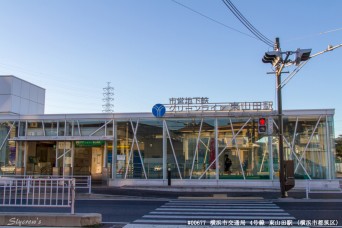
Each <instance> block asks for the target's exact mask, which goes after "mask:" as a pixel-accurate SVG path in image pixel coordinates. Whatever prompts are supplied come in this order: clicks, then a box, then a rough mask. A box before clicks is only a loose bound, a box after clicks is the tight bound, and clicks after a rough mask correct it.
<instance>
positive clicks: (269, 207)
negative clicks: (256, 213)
mask: <svg viewBox="0 0 342 228" xmlns="http://www.w3.org/2000/svg"><path fill="white" fill-rule="evenodd" d="M161 207H162V208H218V209H220V208H227V206H206V205H201V206H185V205H180V206H176V205H175V206H168V205H163V206H161ZM229 208H246V206H229ZM248 208H257V209H271V208H278V207H277V206H248Z"/></svg>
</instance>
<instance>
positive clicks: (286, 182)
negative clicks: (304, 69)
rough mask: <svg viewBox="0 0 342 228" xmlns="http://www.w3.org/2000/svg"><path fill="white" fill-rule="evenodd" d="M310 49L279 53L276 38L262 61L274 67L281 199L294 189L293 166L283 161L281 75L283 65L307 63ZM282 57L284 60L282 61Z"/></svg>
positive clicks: (277, 39) (278, 43)
mask: <svg viewBox="0 0 342 228" xmlns="http://www.w3.org/2000/svg"><path fill="white" fill-rule="evenodd" d="M310 53H311V49H297V50H296V51H287V52H281V49H280V42H279V38H276V40H275V43H274V50H273V51H271V52H266V53H265V55H264V57H263V59H262V61H263V62H264V63H271V64H272V65H273V66H274V67H275V72H274V73H275V75H276V80H277V103H278V120H279V123H278V125H279V129H278V152H279V166H280V167H279V181H280V191H281V197H282V198H285V197H286V196H287V193H286V191H288V190H290V189H291V188H293V187H294V173H293V165H292V166H291V165H290V164H293V161H292V163H291V162H290V161H287V162H286V163H285V161H284V138H283V137H284V127H283V105H282V96H281V88H282V86H281V73H283V69H284V67H285V64H288V63H291V64H299V63H300V62H301V61H307V60H308V59H309V58H310ZM292 54H296V59H295V61H291V60H289V56H290V55H292ZM283 55H285V58H284V59H283ZM285 172H286V173H285Z"/></svg>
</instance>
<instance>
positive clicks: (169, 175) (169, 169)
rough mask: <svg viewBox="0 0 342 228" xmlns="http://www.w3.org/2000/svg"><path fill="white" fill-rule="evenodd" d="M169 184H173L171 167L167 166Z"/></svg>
mask: <svg viewBox="0 0 342 228" xmlns="http://www.w3.org/2000/svg"><path fill="white" fill-rule="evenodd" d="M167 185H168V186H171V168H167Z"/></svg>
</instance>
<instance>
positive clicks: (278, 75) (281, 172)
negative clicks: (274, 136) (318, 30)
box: [274, 37, 286, 198]
mask: <svg viewBox="0 0 342 228" xmlns="http://www.w3.org/2000/svg"><path fill="white" fill-rule="evenodd" d="M274 51H278V52H280V51H281V50H280V42H279V38H278V37H277V38H276V40H275V44H274ZM283 65H284V64H282V66H280V65H279V64H277V65H276V70H275V73H276V78H277V79H276V80H277V103H278V120H279V124H278V125H279V129H278V138H279V139H278V140H279V143H278V151H279V166H280V167H279V181H280V191H281V197H282V198H285V197H286V192H285V173H284V141H283V134H284V127H283V104H282V98H281V72H282V70H283V67H284V66H283Z"/></svg>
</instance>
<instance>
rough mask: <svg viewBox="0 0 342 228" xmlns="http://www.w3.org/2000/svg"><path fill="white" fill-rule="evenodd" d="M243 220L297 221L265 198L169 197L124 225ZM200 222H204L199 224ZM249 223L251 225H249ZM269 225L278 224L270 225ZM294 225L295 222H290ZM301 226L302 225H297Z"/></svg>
mask: <svg viewBox="0 0 342 228" xmlns="http://www.w3.org/2000/svg"><path fill="white" fill-rule="evenodd" d="M215 220H216V221H221V222H223V221H225V222H228V221H230V222H232V221H237V220H239V221H243V222H244V223H245V225H243V227H254V228H255V226H256V225H255V224H253V223H254V222H255V221H260V220H262V221H264V222H265V224H266V225H268V224H269V223H270V222H271V221H272V220H275V221H286V220H289V221H292V222H293V225H297V221H295V220H296V218H295V217H293V216H291V215H290V214H289V213H287V212H285V211H284V210H283V209H281V208H279V206H278V205H276V204H274V203H272V202H270V201H267V200H263V201H260V200H259V201H253V200H249V201H243V202H241V201H230V200H219V201H217V200H197V199H196V200H171V201H169V202H167V203H165V204H164V205H162V206H160V207H159V208H156V209H155V210H153V211H151V212H150V213H148V214H146V215H144V216H142V218H141V219H137V220H135V221H134V222H133V223H131V224H127V225H126V226H125V228H135V227H136V228H138V227H144V226H143V225H146V226H145V227H161V228H162V227H164V228H173V227H179V228H181V227H189V225H187V224H188V223H189V222H191V221H202V222H203V224H197V225H196V227H211V222H212V221H215ZM202 225H204V226H202ZM251 225H252V226H251ZM272 227H281V226H276V225H272ZM291 227H297V226H291ZM300 227H302V226H300Z"/></svg>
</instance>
